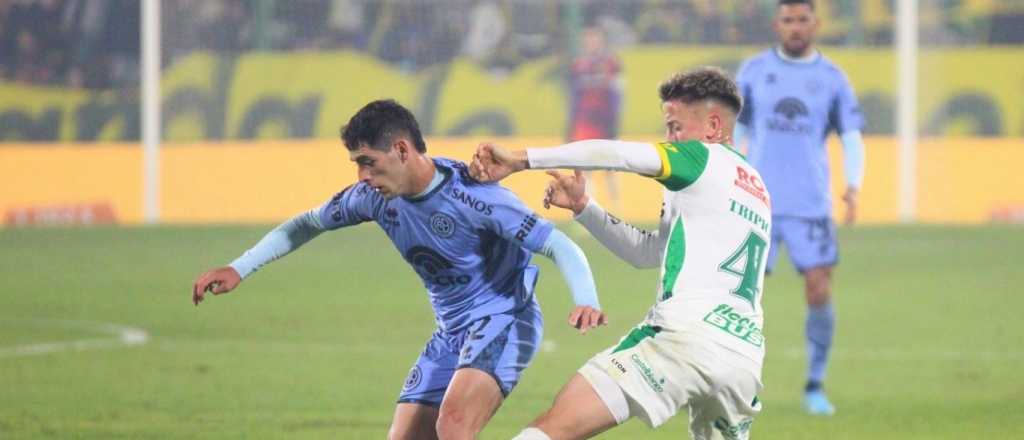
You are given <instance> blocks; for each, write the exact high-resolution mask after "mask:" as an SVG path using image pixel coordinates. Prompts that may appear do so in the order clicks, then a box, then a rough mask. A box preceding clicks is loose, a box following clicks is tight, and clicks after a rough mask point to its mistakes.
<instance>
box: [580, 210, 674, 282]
mask: <svg viewBox="0 0 1024 440" xmlns="http://www.w3.org/2000/svg"><path fill="white" fill-rule="evenodd" d="M576 221H578V222H580V223H581V224H582V225H583V226H584V227H586V228H587V230H588V231H590V233H591V234H593V236H594V237H595V238H597V241H599V242H601V244H602V245H604V247H606V248H608V250H610V251H612V253H614V254H615V255H616V256H618V257H619V258H621V259H622V260H623V261H626V262H627V263H629V264H631V265H632V266H633V267H636V268H638V269H644V268H651V267H658V265H659V264H661V251H662V248H663V247H664V245H665V243H664V241H663V240H662V239H661V237H660V236H659V234H658V231H654V232H650V231H645V230H642V229H639V228H637V227H635V226H633V225H630V224H628V223H626V222H623V221H622V220H619V219H618V218H615V217H613V216H612V215H610V214H608V213H607V212H606V211H605V210H604V208H601V205H598V204H597V202H594V201H590V202H589V203H587V206H586V207H585V208H583V211H582V212H581V213H580V214H579V215H577V216H576Z"/></svg>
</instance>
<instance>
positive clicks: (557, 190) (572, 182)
mask: <svg viewBox="0 0 1024 440" xmlns="http://www.w3.org/2000/svg"><path fill="white" fill-rule="evenodd" d="M548 175H549V176H551V179H552V180H551V182H549V183H548V189H547V191H545V192H544V208H546V209H551V205H554V206H557V207H559V208H565V209H569V210H571V211H572V212H573V214H575V215H580V213H581V212H583V208H586V207H587V202H589V201H590V198H589V197H587V179H586V177H583V172H582V171H580V170H576V172H575V173H573V175H572V176H566V175H563V174H562V173H559V172H558V171H554V170H552V171H548Z"/></svg>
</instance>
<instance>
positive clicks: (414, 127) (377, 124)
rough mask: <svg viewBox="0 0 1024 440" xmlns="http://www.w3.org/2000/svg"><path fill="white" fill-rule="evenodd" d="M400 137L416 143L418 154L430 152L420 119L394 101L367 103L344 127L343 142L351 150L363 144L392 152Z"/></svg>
mask: <svg viewBox="0 0 1024 440" xmlns="http://www.w3.org/2000/svg"><path fill="white" fill-rule="evenodd" d="M400 136H404V137H406V138H408V139H409V140H410V141H412V143H413V145H414V146H415V147H416V151H419V152H420V153H426V152H427V145H426V143H424V142H423V134H421V133H420V124H419V123H418V122H416V117H414V116H413V115H412V112H410V111H409V109H407V108H405V107H402V105H401V104H399V103H398V102H396V101H395V100H393V99H381V100H377V101H373V102H371V103H369V104H366V105H365V106H363V108H361V109H359V111H358V112H356V114H355V115H353V116H352V119H349V120H348V125H345V126H344V127H341V140H342V141H343V142H344V143H345V148H348V149H349V151H355V150H358V149H359V147H361V146H363V145H367V146H369V147H370V148H373V149H374V150H380V151H388V150H389V149H391V145H392V144H393V143H394V142H395V139H396V138H397V137H400Z"/></svg>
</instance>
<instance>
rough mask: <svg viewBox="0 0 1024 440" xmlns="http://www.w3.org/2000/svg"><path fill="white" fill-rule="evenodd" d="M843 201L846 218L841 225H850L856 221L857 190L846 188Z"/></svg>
mask: <svg viewBox="0 0 1024 440" xmlns="http://www.w3.org/2000/svg"><path fill="white" fill-rule="evenodd" d="M843 201H844V202H846V216H845V217H844V218H843V223H845V224H847V225H852V224H853V223H854V222H855V221H857V188H847V189H846V193H845V194H843Z"/></svg>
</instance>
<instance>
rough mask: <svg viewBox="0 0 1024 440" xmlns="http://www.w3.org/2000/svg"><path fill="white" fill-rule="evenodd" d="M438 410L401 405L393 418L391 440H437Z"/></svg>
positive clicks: (426, 406)
mask: <svg viewBox="0 0 1024 440" xmlns="http://www.w3.org/2000/svg"><path fill="white" fill-rule="evenodd" d="M437 415H438V408H437V407H433V406H429V405H422V404H418V403H399V404H398V406H396V407H395V414H394V416H393V417H392V418H391V428H390V429H389V430H388V439H389V440H436V439H437V432H436V431H435V430H434V425H436V424H437Z"/></svg>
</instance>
